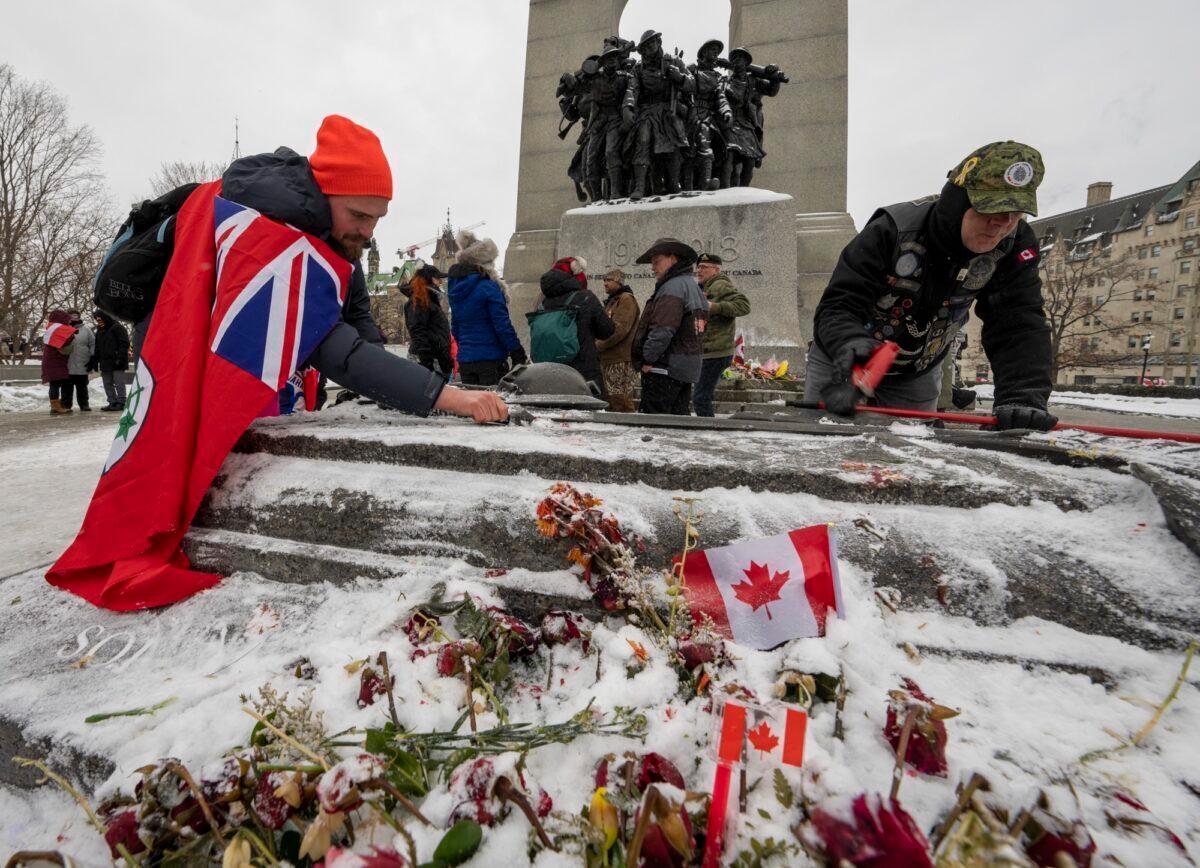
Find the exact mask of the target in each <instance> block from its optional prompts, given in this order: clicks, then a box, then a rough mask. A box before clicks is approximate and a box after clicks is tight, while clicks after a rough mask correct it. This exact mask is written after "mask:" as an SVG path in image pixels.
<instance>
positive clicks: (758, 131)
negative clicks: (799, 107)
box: [719, 48, 788, 187]
mask: <svg viewBox="0 0 1200 868" xmlns="http://www.w3.org/2000/svg"><path fill="white" fill-rule="evenodd" d="M753 62H754V58H753V57H752V56H751V55H750V52H749V51H747V50H746V49H744V48H735V49H733V51H731V52H729V60H728V62H727V63H726V64H719V65H727V66H728V67H729V68H730V69H731V70H732V71H733V74H732V75H731V76H730V77H729V79H728V80H727V81H726V82H725V97H726V99H727V100H728V101H729V108H730V109H731V110H732V112H733V117H732V120H731V122H730V123H729V125H728V127H727V129H725V130H724V134H725V165H724V166H723V167H722V169H721V186H722V187H748V186H750V180H751V178H753V177H754V170H755V169H756V168H757V167H759V166H761V165H762V160H763V157H764V156H766V152H765V151H764V150H763V147H762V140H763V118H762V98H763V97H764V96H777V95H778V94H779V88H780V86H781V85H782V84H784V83H785V82H786V81H787V80H788V79H787V76H786V75H784V74H783V73H782V72H780V70H779V68H778V67H776V66H767V67H757V66H753Z"/></svg>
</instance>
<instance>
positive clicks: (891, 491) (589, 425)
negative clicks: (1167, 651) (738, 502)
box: [237, 406, 1105, 509]
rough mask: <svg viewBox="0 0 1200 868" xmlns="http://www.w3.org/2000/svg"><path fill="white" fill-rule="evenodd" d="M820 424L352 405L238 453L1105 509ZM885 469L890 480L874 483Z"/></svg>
mask: <svg viewBox="0 0 1200 868" xmlns="http://www.w3.org/2000/svg"><path fill="white" fill-rule="evenodd" d="M724 421H725V422H726V423H727V424H730V425H733V426H737V425H738V424H740V423H738V422H736V421H733V422H730V421H729V420H724ZM613 422H619V420H615V419H614V420H613ZM663 424H664V425H666V424H672V423H671V422H670V421H669V420H663ZM693 424H694V423H693ZM753 424H754V423H746V427H753ZM810 427H814V426H810ZM819 428H820V429H823V430H822V433H825V432H826V431H828V432H830V433H836V434H838V435H840V436H836V437H828V436H806V435H804V434H802V433H793V432H792V431H790V430H778V431H756V430H742V431H736V430H733V431H726V430H703V429H699V428H694V427H691V426H689V427H685V428H667V427H662V428H646V427H635V426H630V425H621V424H612V423H605V424H599V423H596V422H592V421H562V420H561V419H548V418H545V417H542V418H539V419H537V420H536V421H535V422H534V423H533V424H532V425H525V426H496V427H489V428H479V427H476V426H471V425H470V424H469V423H465V422H462V421H460V420H454V419H444V418H442V419H430V420H421V419H414V418H412V417H406V416H402V415H400V414H395V413H388V412H386V411H382V410H379V409H378V408H376V407H356V406H354V407H346V406H343V407H339V408H337V409H336V410H334V411H331V412H328V413H325V412H323V413H321V414H314V415H313V416H311V417H307V418H305V417H301V418H299V419H295V418H289V419H281V420H264V421H262V422H260V423H258V424H257V425H255V426H254V428H252V429H251V430H250V431H249V432H247V434H246V435H245V436H244V437H243V438H242V440H241V441H240V442H239V444H238V446H237V451H238V452H241V453H268V454H272V455H283V456H295V457H303V458H313V459H323V460H333V461H360V462H369V463H374V464H394V465H404V466H412V467H421V468H432V469H446V470H458V471H463V472H469V473H477V474H496V475H501V476H509V475H515V474H518V473H521V472H529V473H532V474H535V475H537V476H540V477H542V478H546V479H566V480H571V481H575V482H580V483H586V484H599V483H644V484H646V485H649V486H652V487H655V488H659V489H663V490H669V491H680V490H683V491H704V490H707V489H710V488H726V489H735V488H743V487H744V488H748V489H750V490H752V491H762V492H766V491H773V492H781V493H794V492H803V493H808V494H814V495H818V496H820V497H823V498H826V499H830V500H840V501H848V502H889V503H914V504H927V505H934V504H941V505H950V506H961V507H979V506H984V505H986V504H990V503H997V502H999V503H1009V504H1025V503H1030V502H1032V501H1033V500H1048V501H1050V502H1053V503H1056V504H1058V505H1059V506H1061V507H1063V508H1065V509H1079V508H1083V507H1085V506H1086V505H1087V504H1088V503H1090V502H1095V501H1094V500H1092V499H1089V500H1082V499H1080V497H1079V494H1078V492H1077V491H1073V490H1071V487H1070V486H1064V485H1062V484H1061V483H1060V481H1059V480H1057V479H1056V478H1054V477H1053V476H1051V477H1047V475H1046V474H1045V473H1044V472H1043V470H1044V468H1043V467H1042V466H1041V465H1040V464H1038V463H1037V462H1028V461H1025V462H1019V461H1016V462H1014V461H1007V462H1006V461H1002V460H998V459H997V458H996V456H994V455H991V454H988V453H987V452H980V451H979V450H974V449H961V448H946V447H942V446H939V447H938V448H936V449H934V450H930V449H928V448H923V447H922V446H921V443H922V441H932V440H934V439H935V438H934V436H933V435H932V434H931V433H930V431H929V429H925V428H917V427H911V428H909V429H908V431H907V433H896V432H895V431H894V430H892V429H859V428H854V427H851V428H850V429H849V430H845V429H844V428H843V426H828V425H825V426H819ZM880 474H882V475H883V476H885V477H886V480H885V484H871V480H872V479H875V480H876V481H878V479H879V477H880ZM1094 488H1095V491H1094V492H1093V497H1098V498H1100V500H1101V501H1103V500H1104V499H1105V498H1104V494H1103V487H1102V486H1094Z"/></svg>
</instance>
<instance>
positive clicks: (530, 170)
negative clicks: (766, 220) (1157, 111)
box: [504, 0, 853, 346]
mask: <svg viewBox="0 0 1200 868" xmlns="http://www.w3.org/2000/svg"><path fill="white" fill-rule="evenodd" d="M627 3H628V0H599V2H595V0H530V4H529V27H528V37H527V47H526V60H525V84H524V103H523V106H524V107H523V114H522V121H521V144H520V168H519V173H518V189H517V214H516V231H515V232H514V234H513V236H512V238H511V239H510V241H509V244H508V248H507V250H506V253H505V268H504V272H505V278H506V280H507V281H508V283H509V285H510V287H512V290H513V292H512V310H513V320H514V324H516V325H518V327H519V328H520V327H523V326H524V319H525V318H524V316H523V314H524V313H525V311H527V310H529V309H531V308H532V306H533V304H534V303H535V302H536V299H537V296H538V289H537V281H538V278H539V277H540V275H541V274H542V272H543V271H545V270H546V268H547V267H548V266H549V264H550V263H551V262H553V260H554V259H555V258H556V256H558V255H561V254H562V253H565V252H566V251H562V252H561V253H560V250H559V240H560V228H561V225H562V221H563V215H564V214H565V213H566V212H567V211H569V210H571V209H573V208H576V207H578V206H579V204H580V203H579V202H578V200H577V199H576V197H575V190H574V185H573V184H572V183H571V181H570V179H569V178H568V177H567V175H566V169H567V164H568V163H569V162H570V159H571V154H572V145H571V140H570V137H569V138H568V141H567V142H564V141H562V140H560V139H559V138H558V136H557V132H558V124H559V119H560V113H559V109H558V105H557V103H556V101H555V99H554V92H555V87H556V86H557V83H558V79H559V76H560V75H561V74H562V73H563V72H564V71H566V70H568V69H572V68H577V67H578V64H579V62H580V61H581V60H582V59H583V58H585V57H586V56H587V55H589V54H592V53H595V52H596V51H597V50H598V49H599V46H600V45H601V44H602V42H603V40H604V38H605V37H606V36H610V35H612V34H614V33H617V32H618V27H619V24H620V20H621V15H622V13H623V12H624V9H625V7H626V5H627ZM665 14H666V13H664V15H665ZM847 22H848V10H847V0H731V2H730V21H729V28H728V29H729V46H727V48H728V47H732V46H737V45H740V46H745V47H746V48H748V49H749V50H750V51H751V52H752V53H753V54H754V55H755V58H756V60H758V61H761V62H765V63H774V64H777V65H778V66H780V67H781V68H782V69H783V70H784V71H785V72H786V73H787V74H788V76H789V78H790V82H789V83H788V84H787V85H785V86H784V87H783V89H782V91H781V92H780V94H779V96H778V97H775V98H773V99H772V100H770V103H769V106H768V107H767V113H768V114H767V123H766V138H765V141H764V146H765V148H766V150H767V152H768V154H769V157H768V159H767V160H766V161H764V164H763V167H762V168H761V169H760V170H759V171H758V172H757V173H756V174H755V179H754V187H756V188H760V189H763V190H771V191H774V192H776V193H781V194H784V195H787V196H790V197H791V198H792V200H793V202H792V203H791V204H790V205H789V207H790V208H791V210H792V211H793V212H794V214H795V221H796V222H795V226H794V229H793V228H792V227H789V237H791V236H792V235H794V238H795V245H796V269H795V272H796V273H795V280H792V279H791V274H790V268H789V269H787V270H788V271H789V274H788V275H787V277H786V278H785V280H786V282H787V286H786V288H785V289H784V292H785V293H786V294H787V295H789V296H790V295H791V293H792V292H793V291H794V292H795V296H796V304H795V306H796V308H797V310H798V321H799V329H800V332H801V333H800V334H797V335H796V338H795V339H796V343H797V344H798V345H801V346H802V345H803V343H804V342H806V341H807V338H808V337H809V335H808V334H807V329H808V325H809V321H810V320H811V313H812V308H813V307H814V306H815V302H816V298H817V296H819V293H820V290H821V289H822V288H823V287H824V283H825V281H826V279H827V277H828V273H829V271H830V270H831V268H832V266H833V263H834V262H835V261H836V257H837V253H838V251H840V249H841V247H842V245H844V244H845V242H846V240H847V239H848V238H849V237H850V235H852V233H853V223H852V222H851V221H850V218H849V216H848V215H847V214H846V213H845V212H846V141H847V133H846V127H847ZM657 26H658V29H660V30H663V31H664V35H665V39H666V41H667V42H668V43H670V39H671V34H670V22H669V21H666V20H664V21H663V22H662V24H660V25H657ZM680 47H682V48H684V49H685V51H686V52H688V54H689V56H690V55H691V54H692V53H694V51H695V49H696V47H697V46H680ZM727 234H728V233H727ZM711 240H712V241H713V242H714V243H717V244H720V243H722V236H716V237H714V238H713V239H711ZM622 241H628V239H616V238H614V239H612V240H611V242H610V243H611V244H612V245H614V246H615V245H617V244H620V243H622ZM639 243H640V239H639ZM639 252H640V251H639ZM631 258H636V254H632V256H631ZM789 262H790V254H789ZM592 264H593V265H594V266H596V267H600V266H602V265H603V266H607V265H609V264H614V265H615V264H617V263H616V261H615V259H613V260H611V261H610V262H600V261H596V262H593V263H592ZM749 265H751V266H753V264H752V263H749ZM591 270H593V269H591V268H589V271H591ZM789 303H790V300H789Z"/></svg>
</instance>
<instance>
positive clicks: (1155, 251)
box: [1150, 244, 1162, 256]
mask: <svg viewBox="0 0 1200 868" xmlns="http://www.w3.org/2000/svg"><path fill="white" fill-rule="evenodd" d="M1150 255H1151V256H1160V255H1162V245H1161V244H1155V245H1154V246H1153V247H1152V248H1150Z"/></svg>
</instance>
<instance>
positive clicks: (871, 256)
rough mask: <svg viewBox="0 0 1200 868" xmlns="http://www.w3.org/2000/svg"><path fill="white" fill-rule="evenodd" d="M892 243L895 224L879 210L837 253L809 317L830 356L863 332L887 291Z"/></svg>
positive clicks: (819, 340)
mask: <svg viewBox="0 0 1200 868" xmlns="http://www.w3.org/2000/svg"><path fill="white" fill-rule="evenodd" d="M895 247H896V224H895V223H893V222H892V218H891V217H889V216H887V215H886V214H881V215H880V216H879V217H876V218H875V219H874V220H872V221H871V222H870V223H868V224H867V225H866V226H864V227H863V231H862V232H859V233H858V235H856V236H854V238H853V239H852V240H851V241H850V243H849V244H847V245H846V248H845V249H844V250H843V251H842V255H841V256H840V257H838V262H837V265H836V266H834V269H833V274H832V275H830V277H829V285H828V286H827V287H825V292H824V293H823V294H822V295H821V302H820V304H818V305H817V312H816V314H815V315H814V317H813V331H814V333H815V336H816V339H817V343H818V344H819V345H820V346H821V348H822V349H824V350H825V352H826V353H828V354H829V355H830V356H832V355H834V354H835V353H836V352H837V351H838V348H839V347H841V346H842V345H843V344H844V343H845V342H846V341H848V340H850V339H851V338H861V337H863V336H864V335H865V334H866V333H865V332H864V331H863V325H864V324H865V323H867V322H869V321H870V319H871V316H872V311H873V310H874V308H875V302H876V300H877V299H878V298H879V297H880V296H881V295H883V294H884V292H886V291H887V288H888V285H887V275H888V270H889V266H890V265H891V257H892V253H893V251H894V250H895Z"/></svg>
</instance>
